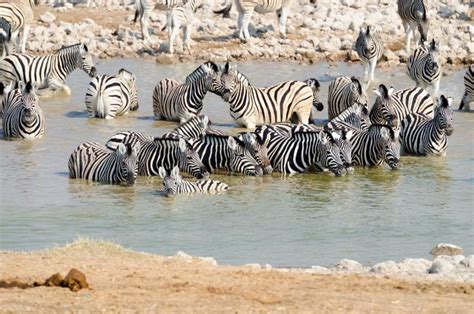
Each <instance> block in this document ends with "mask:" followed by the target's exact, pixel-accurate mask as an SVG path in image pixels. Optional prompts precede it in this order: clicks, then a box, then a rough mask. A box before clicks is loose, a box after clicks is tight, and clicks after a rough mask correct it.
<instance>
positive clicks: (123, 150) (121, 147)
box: [116, 143, 127, 155]
mask: <svg viewBox="0 0 474 314" xmlns="http://www.w3.org/2000/svg"><path fill="white" fill-rule="evenodd" d="M116 152H118V153H119V154H120V155H125V154H126V153H127V147H125V145H124V144H123V143H120V144H118V146H117V149H116Z"/></svg>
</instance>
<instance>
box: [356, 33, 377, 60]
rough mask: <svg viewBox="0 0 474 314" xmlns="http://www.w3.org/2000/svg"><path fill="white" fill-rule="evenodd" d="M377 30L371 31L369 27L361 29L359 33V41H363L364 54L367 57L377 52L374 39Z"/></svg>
mask: <svg viewBox="0 0 474 314" xmlns="http://www.w3.org/2000/svg"><path fill="white" fill-rule="evenodd" d="M375 31H376V30H375V29H371V28H370V26H369V25H367V27H361V28H360V31H359V37H358V38H357V41H359V40H362V41H363V48H362V49H363V54H364V55H365V56H371V55H373V54H374V52H375V50H376V43H375V40H374V38H373V36H374V35H375Z"/></svg>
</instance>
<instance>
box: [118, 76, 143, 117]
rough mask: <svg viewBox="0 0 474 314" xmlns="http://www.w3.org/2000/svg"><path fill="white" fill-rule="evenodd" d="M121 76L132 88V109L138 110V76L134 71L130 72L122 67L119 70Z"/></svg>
mask: <svg viewBox="0 0 474 314" xmlns="http://www.w3.org/2000/svg"><path fill="white" fill-rule="evenodd" d="M118 75H119V77H121V78H122V79H123V80H124V81H125V82H126V83H127V85H128V88H129V89H130V110H132V111H134V110H137V109H138V107H139V105H138V92H137V77H136V76H135V74H133V73H132V72H129V71H127V70H125V69H120V71H119V72H118Z"/></svg>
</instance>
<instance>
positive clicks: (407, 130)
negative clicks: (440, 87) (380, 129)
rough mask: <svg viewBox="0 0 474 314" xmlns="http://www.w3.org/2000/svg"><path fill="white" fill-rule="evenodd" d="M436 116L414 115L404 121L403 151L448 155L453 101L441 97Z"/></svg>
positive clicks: (401, 136)
mask: <svg viewBox="0 0 474 314" xmlns="http://www.w3.org/2000/svg"><path fill="white" fill-rule="evenodd" d="M439 103H440V105H439V106H438V107H436V112H435V116H434V118H433V119H430V118H429V117H428V116H426V115H424V114H419V113H412V114H410V115H408V116H407V117H406V118H405V120H403V121H402V128H401V131H400V142H401V143H402V147H403V151H404V152H407V153H410V154H415V155H434V156H444V155H446V149H447V148H448V136H450V135H451V134H452V133H453V131H454V127H453V109H452V108H451V103H452V99H451V98H446V97H444V95H441V98H440V101H439Z"/></svg>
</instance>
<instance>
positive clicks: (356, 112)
mask: <svg viewBox="0 0 474 314" xmlns="http://www.w3.org/2000/svg"><path fill="white" fill-rule="evenodd" d="M370 124H371V121H370V118H369V112H368V110H367V108H366V107H364V106H362V105H360V104H354V105H352V106H350V107H349V108H347V109H346V110H344V111H343V112H341V113H340V114H339V115H337V116H336V117H335V118H333V119H331V120H329V121H328V122H326V123H325V125H324V126H325V127H327V128H329V129H352V130H365V129H367V128H368V127H369V126H370Z"/></svg>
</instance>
